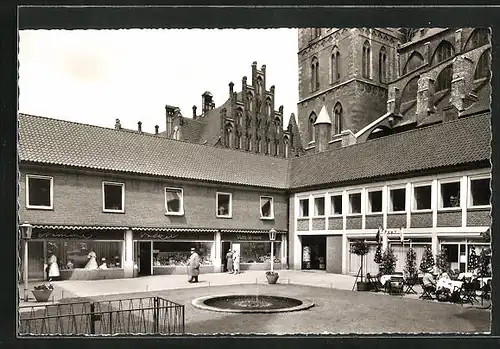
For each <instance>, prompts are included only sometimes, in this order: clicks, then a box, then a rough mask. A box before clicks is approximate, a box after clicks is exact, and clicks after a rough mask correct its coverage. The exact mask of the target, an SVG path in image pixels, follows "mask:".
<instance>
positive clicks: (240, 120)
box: [236, 109, 243, 126]
mask: <svg viewBox="0 0 500 349" xmlns="http://www.w3.org/2000/svg"><path fill="white" fill-rule="evenodd" d="M236 124H237V125H240V126H243V111H242V110H241V109H238V112H237V113H236Z"/></svg>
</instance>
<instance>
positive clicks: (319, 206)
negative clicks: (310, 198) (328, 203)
mask: <svg viewBox="0 0 500 349" xmlns="http://www.w3.org/2000/svg"><path fill="white" fill-rule="evenodd" d="M314 215H315V216H324V215H325V198H324V197H321V198H314Z"/></svg>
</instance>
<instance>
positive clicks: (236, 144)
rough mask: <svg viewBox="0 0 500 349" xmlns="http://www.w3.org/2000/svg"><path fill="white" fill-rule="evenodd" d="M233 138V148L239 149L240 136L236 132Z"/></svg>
mask: <svg viewBox="0 0 500 349" xmlns="http://www.w3.org/2000/svg"><path fill="white" fill-rule="evenodd" d="M234 138H235V142H234V148H235V149H241V135H240V133H239V132H238V131H236V135H235V136H234Z"/></svg>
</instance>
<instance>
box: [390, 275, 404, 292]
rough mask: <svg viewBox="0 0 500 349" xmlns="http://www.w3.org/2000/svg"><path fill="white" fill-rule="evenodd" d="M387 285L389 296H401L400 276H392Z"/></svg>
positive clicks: (401, 280) (402, 282) (401, 278)
mask: <svg viewBox="0 0 500 349" xmlns="http://www.w3.org/2000/svg"><path fill="white" fill-rule="evenodd" d="M387 284H388V285H389V286H388V288H389V294H390V295H394V294H399V295H403V294H404V292H403V287H404V280H403V277H402V276H393V277H391V279H390V280H389V281H388V282H387Z"/></svg>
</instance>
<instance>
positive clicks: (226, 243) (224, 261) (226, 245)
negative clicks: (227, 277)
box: [221, 241, 231, 272]
mask: <svg viewBox="0 0 500 349" xmlns="http://www.w3.org/2000/svg"><path fill="white" fill-rule="evenodd" d="M230 248H231V242H230V241H223V242H222V253H221V257H222V271H223V272H227V259H226V254H227V252H228V251H229V249H230Z"/></svg>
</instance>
